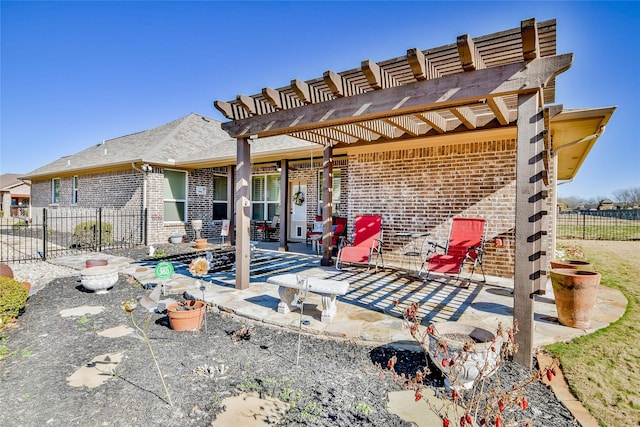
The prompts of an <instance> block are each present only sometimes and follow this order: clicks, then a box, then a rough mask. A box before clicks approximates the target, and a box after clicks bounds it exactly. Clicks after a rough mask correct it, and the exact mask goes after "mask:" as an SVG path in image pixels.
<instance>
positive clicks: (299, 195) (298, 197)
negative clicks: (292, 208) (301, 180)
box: [293, 184, 304, 206]
mask: <svg viewBox="0 0 640 427" xmlns="http://www.w3.org/2000/svg"><path fill="white" fill-rule="evenodd" d="M293 203H295V204H296V205H298V206H302V204H303V203H304V193H303V192H302V191H300V184H298V191H297V192H296V193H295V194H294V195H293Z"/></svg>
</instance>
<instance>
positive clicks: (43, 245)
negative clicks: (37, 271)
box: [42, 208, 47, 261]
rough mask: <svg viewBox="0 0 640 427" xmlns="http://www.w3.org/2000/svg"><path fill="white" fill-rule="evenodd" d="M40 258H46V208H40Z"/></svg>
mask: <svg viewBox="0 0 640 427" xmlns="http://www.w3.org/2000/svg"><path fill="white" fill-rule="evenodd" d="M42 260H43V261H46V260H47V208H44V209H42Z"/></svg>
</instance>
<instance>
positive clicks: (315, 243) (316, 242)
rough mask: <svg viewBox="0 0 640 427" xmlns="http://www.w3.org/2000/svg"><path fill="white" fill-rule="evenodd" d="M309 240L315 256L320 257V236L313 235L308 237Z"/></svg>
mask: <svg viewBox="0 0 640 427" xmlns="http://www.w3.org/2000/svg"><path fill="white" fill-rule="evenodd" d="M309 240H311V247H312V248H313V251H314V252H315V254H316V255H320V252H322V234H313V235H311V236H309Z"/></svg>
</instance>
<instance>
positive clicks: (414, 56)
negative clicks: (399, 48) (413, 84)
mask: <svg viewBox="0 0 640 427" xmlns="http://www.w3.org/2000/svg"><path fill="white" fill-rule="evenodd" d="M407 62H408V63H409V67H411V71H412V72H413V77H414V78H415V79H416V80H417V81H422V80H427V79H434V78H437V77H440V73H439V72H438V70H436V68H435V67H434V66H433V64H432V63H431V62H430V61H429V60H428V59H427V58H426V57H425V56H424V53H422V51H421V50H420V49H418V48H412V49H408V50H407Z"/></svg>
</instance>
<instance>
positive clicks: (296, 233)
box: [289, 181, 307, 242]
mask: <svg viewBox="0 0 640 427" xmlns="http://www.w3.org/2000/svg"><path fill="white" fill-rule="evenodd" d="M289 197H291V202H290V203H291V217H290V218H289V224H290V225H289V227H290V228H289V239H290V240H292V241H298V242H303V241H305V239H306V238H307V183H306V181H302V182H300V181H294V182H291V183H289Z"/></svg>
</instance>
